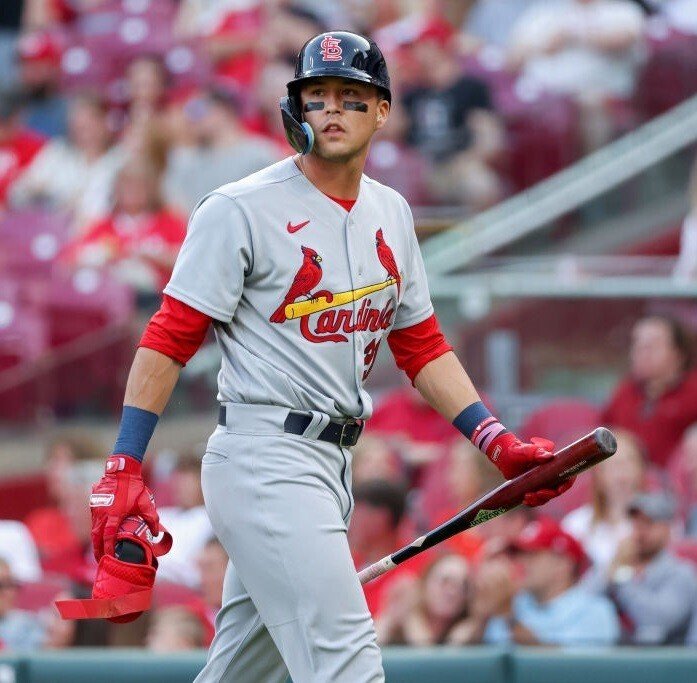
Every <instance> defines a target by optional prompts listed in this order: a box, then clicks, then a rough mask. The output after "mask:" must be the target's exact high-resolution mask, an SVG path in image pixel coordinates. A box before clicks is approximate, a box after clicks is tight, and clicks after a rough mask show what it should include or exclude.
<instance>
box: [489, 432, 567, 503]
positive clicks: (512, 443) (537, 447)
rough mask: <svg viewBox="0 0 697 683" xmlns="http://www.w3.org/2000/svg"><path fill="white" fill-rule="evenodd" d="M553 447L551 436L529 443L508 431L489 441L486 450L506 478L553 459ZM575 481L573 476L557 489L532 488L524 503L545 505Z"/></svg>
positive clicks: (533, 439) (511, 477)
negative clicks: (533, 489) (534, 489)
mask: <svg viewBox="0 0 697 683" xmlns="http://www.w3.org/2000/svg"><path fill="white" fill-rule="evenodd" d="M554 448H555V446H554V442H553V441H550V440H549V439H542V438H540V437H538V436H533V437H532V438H531V439H530V443H526V442H524V441H521V440H520V439H519V438H518V437H517V436H516V435H515V434H513V433H511V432H505V433H503V434H501V435H500V436H498V437H496V438H495V439H494V440H493V441H492V442H491V443H490V444H489V445H488V447H487V449H486V454H487V457H488V458H489V459H490V460H491V461H492V462H493V463H494V465H496V467H498V468H499V470H500V471H501V473H502V474H503V476H504V477H506V479H513V478H514V477H517V476H518V475H520V474H523V472H527V471H528V470H529V469H531V468H532V467H536V466H537V465H541V464H542V463H545V462H547V461H548V460H551V459H552V458H553V457H554ZM573 483H574V479H573V478H572V479H569V480H568V481H566V482H564V483H563V484H562V485H561V486H558V487H557V488H554V489H540V490H538V491H531V492H529V493H526V494H525V498H523V503H524V504H525V505H527V506H528V507H538V506H539V505H544V504H545V503H548V502H549V501H550V500H552V498H556V497H557V496H560V495H561V494H562V493H564V492H565V491H568V490H569V489H570V488H571V486H572V485H573Z"/></svg>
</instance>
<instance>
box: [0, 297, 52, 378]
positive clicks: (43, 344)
mask: <svg viewBox="0 0 697 683" xmlns="http://www.w3.org/2000/svg"><path fill="white" fill-rule="evenodd" d="M3 304H4V305H3ZM48 335H49V332H48V325H47V321H46V318H45V317H44V316H43V315H41V313H39V312H36V311H33V310H26V309H24V308H22V307H20V306H17V305H13V304H11V303H8V302H6V301H5V302H2V303H1V304H0V370H3V369H6V368H8V367H12V366H13V365H16V364H17V363H20V362H22V361H35V360H37V359H38V358H39V357H40V356H41V354H42V353H44V352H45V350H46V349H47V348H48V341H49V336H48Z"/></svg>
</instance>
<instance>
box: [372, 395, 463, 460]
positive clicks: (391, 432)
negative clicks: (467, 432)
mask: <svg viewBox="0 0 697 683" xmlns="http://www.w3.org/2000/svg"><path fill="white" fill-rule="evenodd" d="M368 432H369V433H372V434H378V435H380V436H381V437H382V438H384V439H385V440H386V441H387V442H388V443H389V444H390V445H391V446H392V447H393V448H395V450H397V451H398V452H399V454H400V455H401V456H402V458H403V459H404V460H405V461H406V462H407V463H408V464H409V465H411V466H414V467H416V466H419V465H424V464H426V463H429V462H433V461H435V460H437V459H438V457H439V456H440V455H442V453H443V452H444V450H445V449H446V448H447V446H448V444H449V443H451V442H452V441H454V440H455V439H456V438H458V437H459V434H458V432H457V431H456V430H455V429H453V426H452V425H451V424H450V423H449V422H448V421H447V420H446V419H445V418H443V417H441V415H439V414H438V413H437V412H436V411H435V410H433V408H431V406H430V405H428V403H426V401H424V399H423V398H422V397H421V395H420V394H419V393H418V392H417V391H416V390H415V389H413V388H412V387H409V386H404V387H401V388H400V389H397V390H395V391H393V392H390V393H389V394H387V395H386V396H385V397H384V398H383V399H382V400H381V401H380V404H379V405H378V406H377V407H376V409H375V412H374V413H373V416H372V417H371V418H370V421H369V422H368Z"/></svg>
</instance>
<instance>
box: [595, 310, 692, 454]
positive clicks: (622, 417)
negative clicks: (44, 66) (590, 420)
mask: <svg viewBox="0 0 697 683" xmlns="http://www.w3.org/2000/svg"><path fill="white" fill-rule="evenodd" d="M629 361H630V374H629V377H627V378H626V379H625V380H623V381H622V382H620V384H619V386H618V387H617V389H616V390H615V393H614V394H613V395H612V398H611V399H610V401H609V403H608V404H607V406H606V407H605V409H604V410H603V414H602V420H603V422H604V423H605V424H613V425H616V426H618V427H623V428H624V429H627V430H629V431H631V432H634V433H635V434H636V435H637V436H638V437H639V438H640V439H642V441H643V442H644V444H645V445H646V449H647V452H648V456H649V460H650V461H651V462H652V463H654V464H656V465H659V466H663V465H665V463H666V461H667V460H668V459H669V458H670V456H671V454H672V453H673V452H674V451H675V449H676V447H677V446H678V444H679V442H680V439H681V438H682V435H683V432H684V431H685V430H686V429H687V427H689V426H690V425H691V424H692V423H693V422H697V373H696V372H695V371H694V370H692V369H691V364H692V342H691V340H690V337H689V335H688V333H687V331H686V330H685V328H684V327H683V326H682V324H681V323H680V322H678V321H677V320H676V319H674V318H672V317H670V316H666V315H651V316H647V317H645V318H642V319H641V320H639V321H638V322H637V323H636V325H635V326H634V329H633V331H632V339H631V346H630V351H629Z"/></svg>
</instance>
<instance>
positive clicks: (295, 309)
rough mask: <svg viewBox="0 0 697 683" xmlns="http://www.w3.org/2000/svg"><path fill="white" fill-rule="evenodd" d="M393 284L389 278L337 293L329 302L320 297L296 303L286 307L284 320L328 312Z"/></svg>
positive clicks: (392, 280)
mask: <svg viewBox="0 0 697 683" xmlns="http://www.w3.org/2000/svg"><path fill="white" fill-rule="evenodd" d="M394 284H397V280H395V279H394V278H393V277H390V278H387V280H385V281H384V282H376V283H375V284H374V285H367V286H366V287H360V288H359V289H350V290H348V291H347V292H337V293H336V294H334V295H333V298H332V300H331V301H327V297H326V296H320V297H318V298H317V299H314V300H311V301H296V302H294V303H292V304H288V305H287V306H286V308H285V314H286V319H288V320H293V319H294V318H302V317H303V316H304V315H312V314H313V313H321V312H322V311H328V310H329V309H330V308H336V307H337V306H343V305H344V304H350V303H351V302H352V301H358V300H359V299H362V298H363V297H364V296H368V295H369V294H372V293H373V292H379V291H380V290H381V289H385V288H386V287H389V286H390V285H394Z"/></svg>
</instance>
